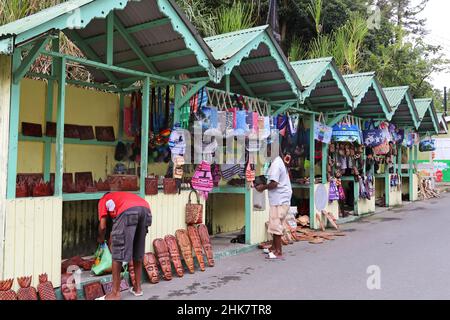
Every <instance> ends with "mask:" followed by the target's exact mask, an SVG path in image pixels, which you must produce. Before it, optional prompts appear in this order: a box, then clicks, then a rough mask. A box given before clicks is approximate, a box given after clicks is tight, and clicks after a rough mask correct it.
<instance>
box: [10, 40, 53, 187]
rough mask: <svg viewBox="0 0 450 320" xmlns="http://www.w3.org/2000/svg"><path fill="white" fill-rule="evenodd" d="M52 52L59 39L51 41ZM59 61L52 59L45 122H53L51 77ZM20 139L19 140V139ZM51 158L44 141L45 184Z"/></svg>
mask: <svg viewBox="0 0 450 320" xmlns="http://www.w3.org/2000/svg"><path fill="white" fill-rule="evenodd" d="M52 50H53V51H57V52H59V37H58V38H55V39H53V40H52ZM59 63H60V59H55V58H52V74H51V75H52V79H49V80H48V83H47V101H46V106H45V121H46V122H51V121H53V104H54V93H55V83H56V82H55V80H54V79H53V77H55V76H56V72H57V70H58V69H60V65H59ZM19 139H20V138H19ZM51 157H52V145H51V143H50V142H49V141H45V145H44V180H45V181H46V182H48V181H50V166H51Z"/></svg>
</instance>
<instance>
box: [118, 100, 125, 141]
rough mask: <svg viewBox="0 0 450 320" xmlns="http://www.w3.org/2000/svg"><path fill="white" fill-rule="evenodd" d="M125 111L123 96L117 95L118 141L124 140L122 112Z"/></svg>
mask: <svg viewBox="0 0 450 320" xmlns="http://www.w3.org/2000/svg"><path fill="white" fill-rule="evenodd" d="M124 110H125V94H124V93H120V94H119V139H120V140H122V139H123V138H124V136H125V135H124V128H123V112H124Z"/></svg>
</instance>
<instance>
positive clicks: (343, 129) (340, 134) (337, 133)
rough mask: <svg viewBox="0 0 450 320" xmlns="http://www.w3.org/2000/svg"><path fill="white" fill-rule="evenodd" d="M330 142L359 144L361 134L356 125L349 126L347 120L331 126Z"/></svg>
mask: <svg viewBox="0 0 450 320" xmlns="http://www.w3.org/2000/svg"><path fill="white" fill-rule="evenodd" d="M332 140H333V141H337V142H356V143H359V144H361V132H360V130H359V127H358V125H356V124H351V123H350V121H349V119H346V120H345V121H343V122H342V123H338V124H335V125H334V126H333V133H332Z"/></svg>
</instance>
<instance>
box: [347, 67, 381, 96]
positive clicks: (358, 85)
mask: <svg viewBox="0 0 450 320" xmlns="http://www.w3.org/2000/svg"><path fill="white" fill-rule="evenodd" d="M374 78H375V72H366V73H356V74H347V75H344V80H345V83H347V86H348V88H349V89H350V92H351V93H352V95H353V97H355V98H358V97H359V96H361V95H363V94H365V93H366V92H367V90H368V89H369V87H370V86H371V85H372V81H373V79H374Z"/></svg>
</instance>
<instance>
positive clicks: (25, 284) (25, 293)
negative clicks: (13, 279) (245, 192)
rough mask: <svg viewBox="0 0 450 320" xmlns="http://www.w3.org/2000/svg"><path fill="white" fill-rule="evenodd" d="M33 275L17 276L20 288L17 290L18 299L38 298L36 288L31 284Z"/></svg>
mask: <svg viewBox="0 0 450 320" xmlns="http://www.w3.org/2000/svg"><path fill="white" fill-rule="evenodd" d="M31 279H32V277H31V276H30V277H21V278H17V282H18V283H19V286H20V289H19V291H17V299H18V300H37V299H38V297H37V293H36V289H35V288H33V287H32V286H31Z"/></svg>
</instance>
